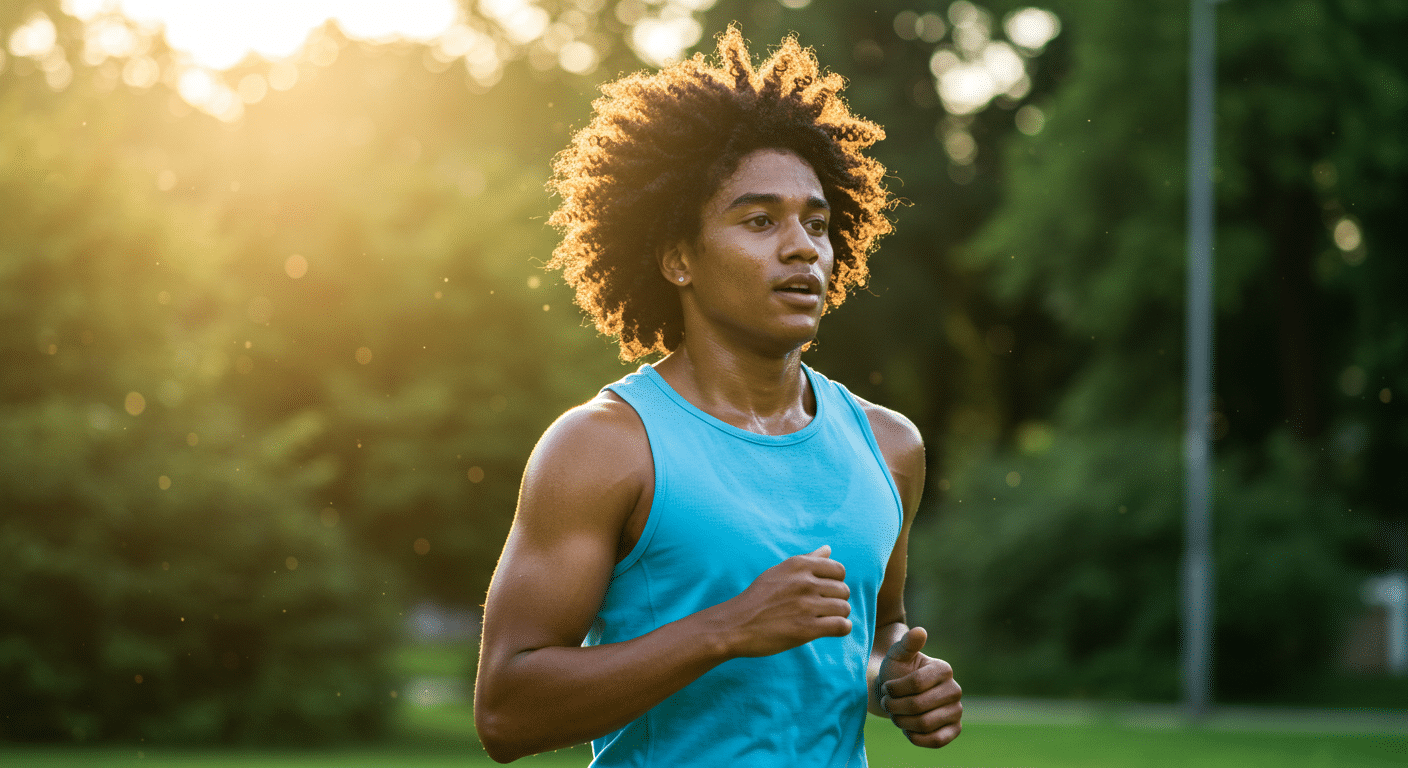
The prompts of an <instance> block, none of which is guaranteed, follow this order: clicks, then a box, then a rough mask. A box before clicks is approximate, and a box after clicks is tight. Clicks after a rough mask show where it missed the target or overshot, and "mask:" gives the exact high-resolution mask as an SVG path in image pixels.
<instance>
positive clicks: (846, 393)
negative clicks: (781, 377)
mask: <svg viewBox="0 0 1408 768" xmlns="http://www.w3.org/2000/svg"><path fill="white" fill-rule="evenodd" d="M828 381H830V380H829V379H828ZM830 383H831V385H832V386H833V387H835V388H836V391H837V392H839V393H840V395H841V399H842V400H845V401H846V404H847V405H849V406H850V407H851V413H852V414H854V415H855V418H856V422H857V423H858V425H859V427H860V431H861V434H863V435H865V442H866V444H867V445H869V446H870V453H871V455H872V456H874V457H875V460H876V461H877V462H879V464H880V472H881V473H882V474H884V475H885V484H886V485H888V486H890V494H891V495H892V496H893V497H894V499H895V509H896V510H898V511H899V524H900V529H901V530H903V529H904V501H903V500H902V499H900V489H899V486H897V485H895V476H894V475H892V474H890V465H889V463H888V462H886V461H885V454H884V453H881V452H880V442H879V441H878V440H876V439H875V430H873V429H871V428H870V418H869V417H868V416H866V415H865V409H864V408H862V407H860V403H858V402H856V398H855V395H852V394H851V391H850V390H848V389H846V387H845V385H843V384H841V383H840V382H837V381H831V382H830Z"/></svg>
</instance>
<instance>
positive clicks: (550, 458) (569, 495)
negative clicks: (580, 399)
mask: <svg viewBox="0 0 1408 768" xmlns="http://www.w3.org/2000/svg"><path fill="white" fill-rule="evenodd" d="M651 462H652V460H651V454H650V443H649V439H648V438H647V437H646V432H645V425H644V424H642V423H641V421H640V417H639V416H637V415H636V412H635V409H634V408H632V407H631V406H630V405H629V404H628V403H626V402H625V401H624V400H622V399H621V398H620V397H618V396H617V395H615V394H613V393H611V392H603V393H601V394H599V395H597V396H596V397H595V398H592V399H591V400H590V401H588V402H586V403H583V404H582V405H579V406H577V407H575V408H573V409H571V410H569V411H567V412H566V413H564V414H562V416H560V417H558V419H557V420H556V421H554V422H553V423H552V425H551V426H549V427H548V428H547V430H546V431H545V432H544V433H543V436H542V437H541V438H540V439H539V440H538V444H537V446H536V447H534V448H533V454H532V456H530V457H529V459H528V467H527V469H526V470H525V472H524V475H523V488H522V489H521V491H520V494H519V509H518V512H519V515H518V516H519V521H520V523H521V524H526V525H533V524H534V521H535V520H537V519H538V518H539V517H544V518H545V519H546V520H547V521H548V524H550V525H552V526H556V527H567V526H568V521H569V520H570V519H572V518H576V517H584V518H585V519H582V520H579V521H578V522H579V523H581V524H584V525H588V526H595V525H606V526H607V527H613V526H619V525H620V524H621V523H622V521H623V520H624V517H625V515H626V514H628V513H629V511H630V510H631V509H632V508H634V506H635V503H636V501H637V499H638V498H639V496H640V493H641V491H642V489H644V488H645V487H647V485H648V484H649V482H650V479H651V478H652V477H653V472H654V469H653V465H652V463H651ZM593 521H595V522H593Z"/></svg>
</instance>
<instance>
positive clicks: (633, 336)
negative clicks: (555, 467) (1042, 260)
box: [547, 26, 892, 360]
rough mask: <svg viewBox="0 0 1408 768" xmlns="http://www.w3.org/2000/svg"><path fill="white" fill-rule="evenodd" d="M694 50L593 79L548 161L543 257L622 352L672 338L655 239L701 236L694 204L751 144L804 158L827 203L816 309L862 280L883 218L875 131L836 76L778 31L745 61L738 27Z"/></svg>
mask: <svg viewBox="0 0 1408 768" xmlns="http://www.w3.org/2000/svg"><path fill="white" fill-rule="evenodd" d="M718 60H719V61H718V66H713V65H711V63H710V62H708V61H707V60H706V59H705V58H704V55H703V54H699V53H697V54H695V55H694V57H693V58H692V59H688V60H686V61H682V62H680V63H678V64H675V65H672V66H669V67H666V68H665V69H662V70H660V71H658V72H654V73H650V72H637V73H635V74H632V75H628V76H626V77H623V78H621V79H619V80H616V81H614V82H611V83H608V84H606V85H604V86H602V89H601V90H602V94H603V95H602V96H601V97H599V98H598V99H596V101H594V102H593V103H592V107H593V116H592V119H591V122H590V123H589V124H588V125H587V126H586V127H585V128H583V129H581V130H580V131H578V132H577V133H576V134H575V135H574V136H573V138H572V143H571V145H570V146H569V147H568V148H567V149H565V150H563V151H562V152H560V153H559V154H558V155H557V156H556V157H555V158H554V159H553V178H552V180H551V181H550V182H549V183H548V188H549V190H551V191H553V192H555V193H556V194H557V195H559V196H560V197H561V200H562V203H561V205H560V206H559V207H558V209H557V210H556V211H554V212H553V214H552V217H551V218H550V219H549V220H548V223H549V224H550V225H552V226H553V227H555V228H557V229H558V230H559V231H560V232H561V233H562V242H561V243H560V244H559V245H558V246H557V248H556V249H554V250H553V254H552V259H551V261H549V262H548V264H547V268H548V269H561V270H562V273H563V277H564V279H565V280H566V281H567V283H568V284H569V285H571V286H572V287H573V288H575V289H576V294H577V295H576V299H577V305H578V306H579V307H581V308H582V310H583V311H584V312H585V313H586V314H587V315H588V316H589V317H591V318H592V320H593V321H594V322H595V323H596V328H597V330H598V331H600V332H601V333H603V334H606V335H608V336H615V337H617V339H618V340H619V343H620V347H621V358H622V359H623V360H635V359H637V358H640V357H642V356H645V355H648V354H651V353H661V354H664V353H667V352H669V351H670V350H673V349H675V348H676V347H677V346H679V344H680V342H681V341H682V340H683V339H684V318H683V315H682V311H681V308H680V300H679V293H678V291H677V289H675V288H674V287H673V286H672V285H671V284H670V283H668V282H666V280H665V278H664V277H663V276H662V275H661V274H660V271H659V267H658V262H657V261H656V259H657V256H658V253H659V251H660V250H661V248H662V247H663V246H666V245H667V244H670V243H675V242H680V241H691V240H693V239H694V238H696V237H697V236H698V234H699V228H700V215H701V212H702V209H703V206H704V203H705V202H707V201H708V199H709V198H710V197H711V196H712V195H713V194H714V192H715V191H716V190H717V189H718V187H719V186H720V184H722V183H723V181H724V180H726V179H727V178H728V177H729V176H730V175H731V174H732V173H733V172H734V171H736V170H737V168H738V164H739V161H740V160H742V158H743V157H745V156H746V155H748V154H749V153H751V152H754V151H756V150H759V149H783V150H787V151H790V152H794V153H796V154H797V155H798V156H799V157H800V158H802V159H803V160H805V161H806V162H807V163H808V164H809V165H810V166H811V167H812V170H813V171H814V172H815V173H816V175H817V179H818V180H819V181H820V182H821V186H822V190H823V192H824V194H825V195H826V200H827V202H828V203H829V204H830V206H831V227H830V233H829V236H830V240H831V244H832V248H833V251H834V253H835V259H836V262H835V267H834V269H833V272H832V278H831V282H830V286H829V287H828V289H827V294H826V308H827V309H831V308H833V307H836V306H838V305H840V304H841V302H842V301H844V300H845V298H846V296H847V295H848V293H849V292H850V291H851V290H852V289H855V288H858V287H861V286H863V285H864V284H865V281H866V278H867V277H868V275H869V269H868V267H867V265H866V260H867V258H868V256H869V253H870V251H871V250H872V249H873V247H874V245H875V241H876V239H877V238H879V237H880V236H882V235H884V234H886V233H888V232H889V231H890V229H891V226H890V221H889V220H888V219H887V218H886V217H885V215H884V211H885V210H886V209H887V208H889V207H890V206H891V205H892V199H891V198H890V196H889V192H888V191H887V190H886V189H885V187H884V185H883V183H882V182H883V179H884V175H885V168H884V166H882V165H881V164H880V163H878V162H876V161H875V160H874V159H872V158H869V157H866V156H864V155H863V154H862V150H864V149H865V148H867V147H869V146H871V145H872V144H874V143H875V142H877V141H879V140H880V139H883V138H884V137H885V132H884V130H882V129H881V128H880V126H878V125H876V124H874V123H872V122H870V121H868V120H865V119H864V118H860V117H857V116H855V115H852V114H851V112H850V109H849V108H848V107H847V106H846V103H845V101H844V100H843V99H842V98H841V96H840V92H841V89H842V88H843V87H844V86H845V81H844V80H843V79H842V77H841V76H840V75H838V74H835V73H823V72H822V71H821V68H820V65H819V64H818V63H817V60H816V56H815V54H813V53H812V51H811V50H810V49H806V48H803V47H801V45H799V44H798V43H797V40H796V39H795V38H793V37H788V38H787V39H785V40H783V41H782V44H781V46H779V47H778V48H777V49H776V50H775V51H774V52H773V53H772V55H771V56H770V57H768V59H767V60H766V61H764V62H763V63H762V64H761V65H760V66H759V67H758V68H757V69H755V68H754V67H753V65H752V62H751V57H750V55H749V53H748V47H747V43H746V42H745V41H744V39H743V35H742V33H740V32H739V30H738V28H737V27H736V26H730V27H729V28H728V30H727V31H726V32H724V33H723V34H722V35H720V37H719V41H718Z"/></svg>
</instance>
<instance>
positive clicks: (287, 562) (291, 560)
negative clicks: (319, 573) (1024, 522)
mask: <svg viewBox="0 0 1408 768" xmlns="http://www.w3.org/2000/svg"><path fill="white" fill-rule="evenodd" d="M284 567H285V568H287V569H289V570H290V571H296V570H298V558H296V557H294V556H293V555H289V556H288V557H287V558H285V559H284Z"/></svg>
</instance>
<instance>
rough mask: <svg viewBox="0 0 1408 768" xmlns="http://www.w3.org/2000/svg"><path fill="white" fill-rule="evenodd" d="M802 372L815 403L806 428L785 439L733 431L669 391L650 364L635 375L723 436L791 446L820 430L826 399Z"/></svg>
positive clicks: (810, 375)
mask: <svg viewBox="0 0 1408 768" xmlns="http://www.w3.org/2000/svg"><path fill="white" fill-rule="evenodd" d="M802 371H803V372H804V373H805V374H806V377H807V385H808V386H810V387H811V388H812V399H813V400H814V401H815V402H816V413H815V414H813V415H812V420H811V421H809V422H807V425H806V426H804V427H802V428H801V429H799V430H797V431H796V432H789V433H787V434H785V435H764V434H760V433H758V432H750V431H748V430H746V429H741V428H739V427H735V426H734V425H732V424H730V423H728V422H726V421H724V420H723V419H720V418H718V417H717V416H713V415H711V414H709V413H708V412H706V411H704V410H703V409H701V408H699V407H698V406H696V405H694V403H691V402H689V401H688V400H686V399H685V398H684V396H683V395H681V394H680V393H678V392H676V391H675V388H674V387H671V386H670V383H669V382H667V381H665V377H663V376H661V375H660V373H659V372H658V371H656V370H655V368H654V366H652V365H651V364H650V363H644V364H642V365H641V367H640V370H639V371H638V373H640V374H642V375H644V376H645V378H646V379H647V380H649V381H650V382H651V383H652V384H654V385H655V386H656V387H657V388H658V389H659V390H660V391H661V392H663V393H665V396H666V397H668V398H670V400H671V401H673V402H674V403H675V405H677V406H679V407H680V409H681V410H683V411H684V412H685V413H688V414H690V415H691V416H693V417H695V418H697V419H699V420H700V421H702V422H704V423H705V424H708V425H709V426H711V427H713V428H715V429H717V430H719V431H721V432H723V433H725V434H728V435H732V436H734V437H737V438H739V439H741V440H747V441H749V442H753V443H758V444H760V445H793V444H795V443H800V442H802V441H803V440H806V439H808V438H810V437H811V436H812V435H815V434H816V433H817V431H818V430H820V429H821V425H822V421H823V419H824V418H825V417H826V396H825V395H823V394H822V386H821V385H820V383H819V382H818V381H817V376H816V373H815V372H814V371H813V370H812V369H811V367H810V366H808V365H807V364H806V363H802Z"/></svg>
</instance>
